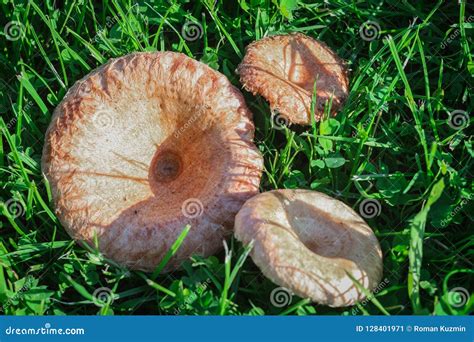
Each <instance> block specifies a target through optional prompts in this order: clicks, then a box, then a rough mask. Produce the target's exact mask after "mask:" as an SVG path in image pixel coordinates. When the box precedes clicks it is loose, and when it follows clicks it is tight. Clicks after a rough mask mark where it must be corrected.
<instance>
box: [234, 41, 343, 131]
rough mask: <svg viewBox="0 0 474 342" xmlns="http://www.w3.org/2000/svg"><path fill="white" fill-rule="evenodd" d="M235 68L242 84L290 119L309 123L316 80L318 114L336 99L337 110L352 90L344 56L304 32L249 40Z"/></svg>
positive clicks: (301, 123) (334, 108)
mask: <svg viewBox="0 0 474 342" xmlns="http://www.w3.org/2000/svg"><path fill="white" fill-rule="evenodd" d="M237 72H238V73H239V75H240V81H241V83H242V84H243V86H244V88H246V89H247V90H248V91H250V92H252V93H253V94H259V95H261V96H263V97H264V98H265V99H266V100H268V101H269V103H270V107H271V109H272V110H274V111H277V112H278V113H279V114H281V115H282V116H283V117H284V118H285V119H286V120H287V121H289V122H291V123H296V124H299V125H309V124H311V114H310V113H311V103H312V98H313V92H314V85H315V83H316V106H315V108H314V113H315V119H316V120H320V118H321V116H322V115H323V112H324V106H325V104H326V103H327V102H328V101H330V100H331V99H332V107H331V112H332V114H335V113H336V112H337V111H338V110H339V109H340V108H341V107H342V105H343V104H344V101H345V99H346V98H347V96H348V83H349V82H348V79H347V72H346V70H345V66H344V63H343V61H342V60H341V59H340V58H339V57H338V56H337V55H336V54H335V53H334V52H333V51H331V49H330V48H329V47H327V46H326V45H325V44H324V43H322V42H320V41H317V40H314V39H313V38H311V37H308V36H306V35H304V34H301V33H293V34H289V35H276V36H270V37H266V38H263V39H261V40H258V41H256V42H253V43H252V44H250V45H249V46H248V47H247V49H246V54H245V56H244V59H243V60H242V63H241V64H240V65H239V67H238V69H237Z"/></svg>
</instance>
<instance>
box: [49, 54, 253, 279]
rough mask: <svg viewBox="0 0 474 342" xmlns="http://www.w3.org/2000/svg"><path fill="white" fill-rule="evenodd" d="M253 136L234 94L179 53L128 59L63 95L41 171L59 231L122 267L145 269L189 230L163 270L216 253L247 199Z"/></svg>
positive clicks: (224, 82) (217, 75) (106, 67)
mask: <svg viewBox="0 0 474 342" xmlns="http://www.w3.org/2000/svg"><path fill="white" fill-rule="evenodd" d="M253 135H254V126H253V123H252V121H251V113H250V111H249V110H248V108H247V106H246V105H245V102H244V99H243V96H242V94H241V93H240V91H239V90H238V89H237V88H235V87H234V86H232V85H231V83H230V82H229V81H228V79H227V78H226V77H225V76H224V75H222V74H220V73H219V72H217V71H214V70H212V69H211V68H209V67H208V66H206V65H205V64H203V63H200V62H198V61H196V60H193V59H191V58H189V57H186V56H185V55H183V54H179V53H173V52H156V53H134V54H131V55H127V56H124V57H121V58H118V59H114V60H112V61H110V62H109V63H107V64H105V65H104V66H102V67H100V68H98V69H97V70H95V71H93V72H92V73H90V74H89V75H88V76H86V77H85V78H84V79H82V80H80V81H78V82H77V83H76V84H75V85H74V86H73V87H72V88H71V89H70V90H69V91H68V93H67V94H66V96H65V98H64V100H63V101H62V102H61V103H60V104H59V105H58V107H57V108H56V110H55V112H54V115H53V118H52V121H51V124H50V126H49V128H48V130H47V133H46V140H45V146H44V150H43V158H42V169H43V172H44V174H45V176H46V178H47V180H48V181H49V183H50V185H51V190H52V195H53V200H54V203H55V207H56V213H57V216H58V218H59V220H60V221H61V223H62V224H63V226H64V227H65V228H66V230H67V231H68V233H69V234H70V235H71V236H72V237H73V238H74V239H76V240H80V241H85V242H87V243H88V244H90V245H94V243H95V242H96V241H98V247H99V249H100V250H101V251H102V252H103V253H104V254H105V256H107V257H108V258H110V259H112V260H115V261H116V262H118V263H120V264H123V265H125V266H128V267H130V268H134V269H142V270H146V271H151V270H153V269H154V268H155V267H156V266H157V265H158V264H159V262H160V261H161V260H163V257H164V256H165V254H166V252H167V251H168V250H169V248H170V247H171V245H172V244H173V242H174V241H175V240H176V238H177V237H178V236H179V234H180V233H181V232H182V230H183V228H184V227H185V226H186V225H187V224H190V225H191V230H190V232H189V234H188V236H187V237H186V238H185V240H184V242H183V244H182V245H181V248H180V249H179V250H178V251H177V253H176V254H175V256H174V257H173V258H172V259H171V260H170V261H169V263H168V265H167V268H166V269H165V270H168V271H169V270H173V269H175V268H177V267H178V266H179V265H180V264H181V262H182V261H183V260H184V259H187V258H188V257H189V256H190V255H192V254H199V255H202V256H209V255H211V254H213V253H215V252H216V251H218V250H219V249H220V248H221V247H222V239H223V238H224V237H226V236H227V235H228V234H230V233H231V232H232V227H233V221H234V217H235V214H236V213H237V211H238V210H239V209H240V207H241V206H242V204H243V203H244V202H245V200H247V199H248V198H250V197H251V196H253V195H255V194H256V193H257V192H258V187H259V182H260V177H261V170H262V157H261V155H260V153H259V152H258V150H257V148H256V146H255V145H254V144H253V142H252V139H253Z"/></svg>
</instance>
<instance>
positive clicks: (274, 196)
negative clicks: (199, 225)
mask: <svg viewBox="0 0 474 342" xmlns="http://www.w3.org/2000/svg"><path fill="white" fill-rule="evenodd" d="M235 235H236V237H237V239H238V240H239V241H242V242H243V243H244V244H249V243H250V242H251V241H253V243H254V246H253V249H252V251H251V257H252V259H253V261H254V262H255V264H256V265H257V266H258V267H259V268H260V269H261V270H262V272H263V274H264V275H265V276H266V277H268V278H269V279H270V280H272V281H273V282H274V283H276V284H278V285H279V286H284V287H286V288H288V289H289V290H291V291H293V292H294V293H296V294H297V295H299V296H300V297H302V298H310V299H311V300H313V301H314V302H316V303H319V304H324V305H328V306H332V307H340V306H348V305H352V304H354V303H355V302H356V301H359V300H362V299H363V298H364V297H365V295H364V291H363V290H361V289H360V287H358V286H357V285H356V283H355V282H354V281H353V279H355V280H357V281H358V282H359V284H360V285H362V286H363V287H365V288H366V289H368V290H373V289H374V288H375V287H376V286H377V285H378V283H379V281H380V279H381V277H382V252H381V250H380V246H379V242H378V241H377V238H376V237H375V235H374V233H373V232H372V230H371V229H370V227H369V226H368V225H367V224H366V223H365V222H364V220H363V219H362V218H361V217H360V216H359V215H357V214H356V213H355V212H354V211H353V210H352V209H351V208H350V207H348V206H347V205H345V204H344V203H342V202H341V201H339V200H336V199H334V198H331V197H329V196H326V195H324V194H322V193H319V192H316V191H310V190H275V191H269V192H264V193H261V194H259V195H257V196H255V197H252V198H251V199H249V200H248V201H247V202H246V203H245V204H244V205H243V206H242V209H241V210H240V211H239V213H238V214H237V216H236V218H235ZM351 277H352V278H353V279H352V278H351Z"/></svg>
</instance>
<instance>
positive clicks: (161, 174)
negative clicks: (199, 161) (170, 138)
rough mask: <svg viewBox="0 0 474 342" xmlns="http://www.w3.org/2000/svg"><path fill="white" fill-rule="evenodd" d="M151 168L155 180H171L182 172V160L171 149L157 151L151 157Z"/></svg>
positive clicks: (163, 181) (164, 181)
mask: <svg viewBox="0 0 474 342" xmlns="http://www.w3.org/2000/svg"><path fill="white" fill-rule="evenodd" d="M151 168H152V170H153V171H154V172H153V175H154V177H155V180H156V181H157V182H162V183H166V182H171V181H173V180H175V179H176V178H178V177H179V175H180V174H181V173H182V172H183V160H182V158H181V157H180V156H179V155H178V154H177V153H176V152H173V151H170V150H167V151H158V153H157V154H156V156H155V157H154V158H153V161H152V163H151Z"/></svg>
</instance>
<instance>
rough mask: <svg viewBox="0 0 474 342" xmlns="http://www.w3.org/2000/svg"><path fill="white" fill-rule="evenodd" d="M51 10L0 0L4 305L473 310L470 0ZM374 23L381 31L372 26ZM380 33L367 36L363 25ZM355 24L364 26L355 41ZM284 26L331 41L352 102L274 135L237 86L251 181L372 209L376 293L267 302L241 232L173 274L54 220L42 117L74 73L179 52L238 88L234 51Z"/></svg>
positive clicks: (83, 5) (42, 4) (26, 308)
mask: <svg viewBox="0 0 474 342" xmlns="http://www.w3.org/2000/svg"><path fill="white" fill-rule="evenodd" d="M59 3H62V2H53V1H52V0H46V1H40V0H35V1H11V0H10V1H7V0H4V1H2V2H1V3H0V28H2V32H0V76H1V79H0V81H1V83H0V94H1V96H0V112H1V119H0V127H1V132H2V139H1V140H0V184H1V186H0V203H2V204H1V207H0V213H1V216H0V217H1V221H0V222H1V223H0V224H1V225H0V303H2V311H3V312H4V313H6V314H15V315H25V314H40V315H41V314H97V313H99V314H116V315H119V314H120V315H121V314H171V315H173V314H181V315H183V314H193V315H194V314H198V315H200V314H231V315H232V314H236V315H241V314H245V315H247V314H250V315H260V314H297V315H306V314H330V315H352V314H390V315H398V314H469V313H472V312H473V311H474V296H473V295H471V293H472V292H473V291H472V290H473V288H474V286H473V280H474V274H473V273H474V271H473V261H474V258H473V256H474V253H473V246H474V238H473V233H472V232H473V224H472V219H473V217H472V212H473V204H472V201H471V198H472V197H471V196H472V190H473V185H472V173H473V168H472V166H473V154H474V153H473V149H472V136H471V134H470V132H472V131H470V127H469V119H470V117H469V113H472V110H473V107H474V100H473V79H474V78H473V77H474V64H473V60H472V59H473V57H472V45H473V44H474V42H473V28H474V16H473V15H474V11H473V6H472V4H471V5H468V4H466V1H465V0H464V1H462V2H461V4H458V1H439V2H435V1H432V0H430V1H428V0H426V1H416V2H415V1H410V2H409V1H397V0H394V1H384V0H381V1H380V0H377V1H375V0H373V1H372V0H369V1H342V0H332V1H327V4H323V3H322V1H321V2H320V3H319V4H311V3H312V1H309V0H307V1H304V2H298V3H297V2H296V1H292V0H286V1H285V0H282V1H275V0H273V1H270V0H241V1H235V2H234V1H227V0H226V1H224V0H217V1H216V2H214V1H210V0H209V1H201V2H199V1H192V2H191V1H176V2H173V3H171V2H165V1H163V2H160V1H156V3H153V4H152V2H151V1H150V2H148V3H147V2H140V3H139V5H136V6H135V5H134V2H132V1H125V0H113V1H103V2H102V3H101V4H100V2H96V1H92V0H89V1H84V0H80V1H79V0H77V1H71V0H69V1H65V5H64V6H60V7H58V6H59V5H58V4H59ZM368 21H371V22H373V23H374V24H372V25H375V26H372V27H368V26H367V25H368V24H367V22H368ZM11 22H13V24H12V23H11ZM189 22H194V23H199V24H200V25H201V27H202V36H199V34H198V39H195V40H192V41H191V40H190V39H189V38H188V39H187V40H186V39H184V38H183V31H182V28H183V26H184V25H189ZM8 23H9V24H8ZM364 23H366V24H364ZM377 25H378V27H379V28H380V29H378V27H376V26H377ZM4 27H6V29H5V31H4V30H3V28H4ZM374 27H375V28H376V31H377V32H374V31H371V29H373V28H374ZM15 28H16V29H18V30H17V31H15V30H12V29H15ZM361 28H362V29H364V28H365V29H367V30H368V32H367V34H366V36H365V37H366V39H362V37H361V34H360V30H361ZM8 29H9V30H10V31H8ZM293 31H299V32H303V33H305V34H308V35H310V36H312V37H315V38H317V39H320V40H322V41H324V42H326V43H327V44H328V45H329V46H331V47H332V48H333V49H334V50H335V51H336V52H337V53H338V54H339V55H340V56H341V57H342V58H344V59H345V60H346V61H347V63H348V66H349V68H350V81H351V83H350V97H349V99H348V102H347V105H346V106H345V107H344V109H343V110H342V111H341V112H340V113H339V114H338V116H337V117H335V118H331V119H327V118H326V119H325V120H324V121H323V122H320V123H314V124H313V126H312V127H309V128H303V127H291V128H289V129H288V128H286V127H278V126H276V127H275V124H276V123H275V122H273V123H272V121H271V117H270V110H269V107H268V105H267V103H266V102H265V101H264V100H263V99H261V98H258V97H254V96H252V95H251V94H248V93H245V97H246V100H247V103H248V105H249V107H250V108H251V110H252V112H253V113H254V119H255V123H256V127H257V132H256V143H257V145H258V147H259V148H260V150H261V152H262V154H263V156H264V159H265V171H264V175H263V179H262V182H261V190H262V191H265V190H270V189H274V188H310V189H315V190H318V191H322V192H324V193H327V194H329V195H332V196H335V197H337V198H339V199H340V200H342V201H344V202H345V203H348V204H349V205H351V206H352V207H353V208H354V209H356V210H359V207H360V205H361V204H364V205H367V203H369V204H372V205H373V208H374V209H375V212H373V213H369V214H367V213H366V214H365V216H373V217H372V218H368V219H367V221H368V223H369V225H370V226H371V227H372V228H373V229H374V231H375V233H376V235H377V237H378V239H379V240H380V242H381V246H382V249H383V253H384V280H383V282H382V283H381V284H380V286H379V287H378V289H377V291H376V293H375V294H374V296H372V297H371V299H370V300H367V301H365V302H362V303H360V304H359V305H356V306H354V307H351V308H342V309H332V308H328V307H324V306H318V305H314V304H311V303H309V301H308V300H305V299H300V298H297V297H295V296H294V297H292V298H291V299H292V300H291V302H290V303H287V305H284V306H282V307H279V305H277V306H275V305H272V303H271V300H270V297H271V294H272V291H273V290H274V289H275V288H276V287H277V286H276V285H274V284H272V283H271V282H270V281H269V280H267V279H266V278H265V277H264V276H263V275H262V274H261V272H260V271H259V269H258V268H257V267H256V266H255V265H254V264H253V263H252V261H251V260H250V258H247V253H248V249H245V248H243V247H242V246H241V245H240V244H239V243H238V242H237V241H235V240H230V241H228V249H227V252H226V253H224V252H223V253H221V254H219V255H216V256H213V257H210V258H207V259H202V258H199V257H195V258H193V259H192V260H190V261H189V262H187V263H186V264H185V265H184V268H183V270H182V271H180V272H174V273H171V274H164V275H158V276H157V274H147V273H143V272H132V271H128V270H126V269H123V268H120V267H118V266H117V265H115V264H114V263H112V262H110V261H107V260H104V258H103V256H101V255H99V254H98V253H96V252H95V251H93V250H89V249H85V248H83V247H82V246H80V245H78V244H76V243H74V242H73V241H72V240H71V239H70V237H69V236H68V235H67V234H66V232H65V230H64V229H63V228H62V227H61V225H60V224H59V223H58V220H57V218H56V217H55V215H54V214H53V209H52V204H51V194H50V192H49V188H48V184H47V183H46V181H45V179H44V178H43V177H42V175H41V170H40V158H41V152H42V145H43V139H44V133H45V130H46V128H47V126H48V124H49V121H50V118H51V114H52V112H53V110H54V108H55V106H56V105H57V104H58V103H59V102H60V101H61V99H62V98H63V96H64V94H65V93H66V91H67V89H68V88H69V87H70V86H72V85H73V84H74V82H75V81H76V80H78V79H80V78H81V77H83V76H84V75H85V74H87V73H88V72H89V71H90V70H92V69H94V68H95V67H97V66H99V65H101V64H103V63H104V62H106V61H107V60H108V59H109V58H112V57H118V56H122V55H124V54H127V53H130V52H132V51H156V50H173V51H181V52H183V53H185V54H187V55H189V56H191V57H194V58H196V59H198V60H200V61H202V62H204V63H207V64H208V65H210V66H211V67H213V68H215V69H218V70H219V71H220V72H222V73H224V74H225V75H227V77H228V78H229V79H230V80H231V82H232V83H234V84H235V85H236V86H238V87H240V84H239V82H238V78H237V76H236V74H235V72H234V70H235V69H236V67H237V65H238V63H239V62H240V61H241V58H242V56H243V54H244V48H245V46H246V45H248V44H249V43H250V42H252V41H254V40H256V39H259V38H262V37H264V36H267V35H271V34H276V33H287V32H293ZM15 32H16V33H15ZM189 32H191V31H189ZM198 33H199V32H198ZM370 33H375V34H374V35H373V36H369V35H370ZM6 34H7V35H8V36H7V35H6ZM369 38H373V39H372V40H369ZM12 39H13V40H12ZM450 113H452V114H451V115H450ZM458 119H461V120H464V121H465V122H464V124H463V122H460V121H458ZM457 124H459V125H457ZM457 126H459V127H457ZM367 200H368V201H367ZM367 208H368V207H367ZM367 208H366V209H367ZM370 214H373V215H370ZM177 245H179V243H177ZM175 247H177V246H175Z"/></svg>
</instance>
